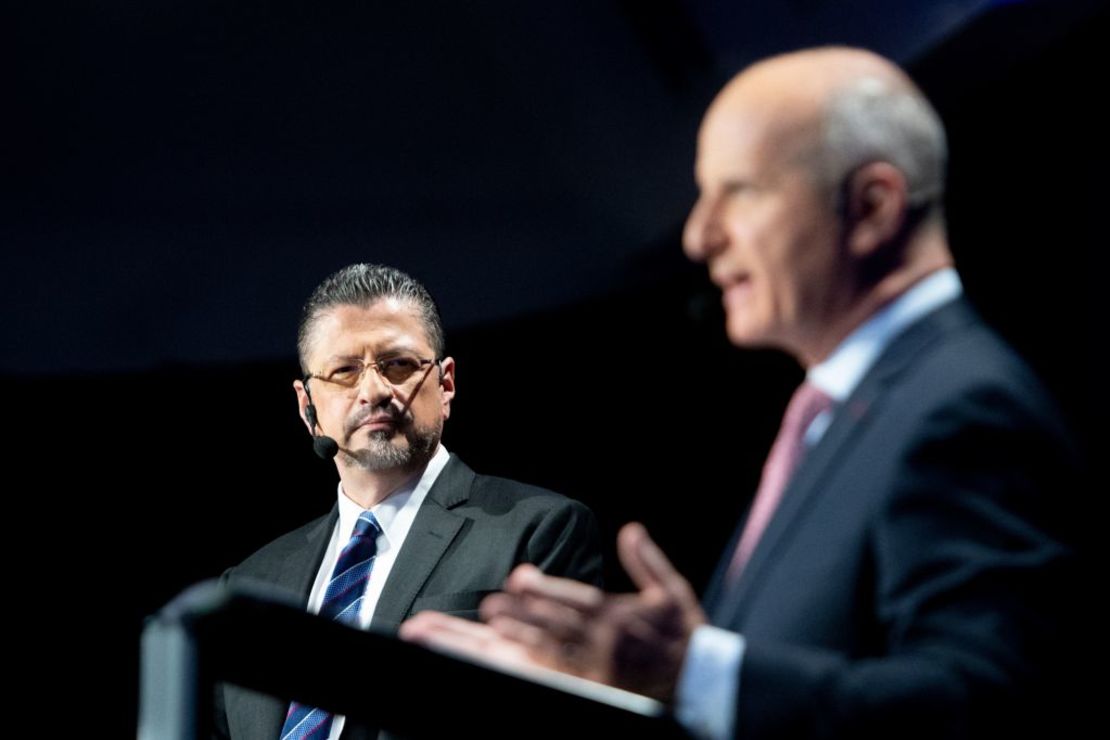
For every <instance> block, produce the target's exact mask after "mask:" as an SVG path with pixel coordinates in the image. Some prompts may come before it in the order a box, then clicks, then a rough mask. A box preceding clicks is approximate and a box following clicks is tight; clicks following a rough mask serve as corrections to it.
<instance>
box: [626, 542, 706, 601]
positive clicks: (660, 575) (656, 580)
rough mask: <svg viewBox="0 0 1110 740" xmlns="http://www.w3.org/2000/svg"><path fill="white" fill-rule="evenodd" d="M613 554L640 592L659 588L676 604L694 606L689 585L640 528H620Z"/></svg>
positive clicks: (693, 597) (692, 593) (692, 592)
mask: <svg viewBox="0 0 1110 740" xmlns="http://www.w3.org/2000/svg"><path fill="white" fill-rule="evenodd" d="M617 554H618V555H619V556H620V560H621V565H623V566H624V569H625V571H627V573H628V575H629V576H630V577H631V578H632V581H633V582H634V583H635V584H636V587H637V588H639V589H640V590H641V591H644V590H647V589H649V588H661V589H663V591H665V592H666V593H667V594H669V595H670V596H672V597H674V598H676V599H679V600H680V601H683V602H689V601H694V602H695V603H696V601H697V600H696V597H695V596H694V591H693V589H692V588H691V587H690V584H689V583H688V582H687V581H686V579H685V578H683V577H682V575H681V574H680V573H679V572H678V571H677V570H675V567H674V566H673V565H671V561H670V560H668V559H667V556H666V555H664V554H663V551H662V550H660V549H659V546H658V545H656V544H655V542H653V541H652V539H651V537H649V536H648V533H647V530H646V529H644V525H642V524H640V523H639V522H632V523H631V524H626V525H624V527H622V528H621V531H620V533H619V534H618V535H617Z"/></svg>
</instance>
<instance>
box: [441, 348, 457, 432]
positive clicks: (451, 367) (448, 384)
mask: <svg viewBox="0 0 1110 740" xmlns="http://www.w3.org/2000/svg"><path fill="white" fill-rule="evenodd" d="M439 385H440V387H441V388H442V389H443V418H444V419H447V418H450V416H451V399H453V398H454V397H455V359H454V358H453V357H444V358H443V359H442V360H440V363H439Z"/></svg>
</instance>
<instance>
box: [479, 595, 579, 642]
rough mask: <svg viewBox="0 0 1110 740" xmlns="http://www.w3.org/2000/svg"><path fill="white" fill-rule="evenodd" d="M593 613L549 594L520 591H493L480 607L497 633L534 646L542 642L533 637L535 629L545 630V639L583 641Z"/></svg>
mask: <svg viewBox="0 0 1110 740" xmlns="http://www.w3.org/2000/svg"><path fill="white" fill-rule="evenodd" d="M592 613H593V612H592V611H582V610H579V609H576V608H574V607H571V606H567V605H566V604H564V603H562V602H559V601H555V600H551V599H548V598H546V597H539V596H532V595H518V594H492V595H490V596H487V597H486V598H485V599H484V600H483V601H482V608H481V614H482V619H483V620H484V621H486V622H488V623H489V624H490V625H491V626H493V627H494V628H495V629H496V630H497V631H498V632H500V633H501V634H502V635H504V636H506V637H510V638H511V639H518V640H520V641H521V642H524V643H525V644H527V645H529V646H533V647H537V646H539V644H540V642H541V641H540V640H538V639H532V638H536V637H538V634H536V633H535V632H534V630H540V631H542V633H543V634H544V638H545V640H544V641H545V642H546V641H554V642H560V643H565V642H580V641H582V640H583V639H584V636H585V631H586V624H587V621H588V620H589V618H590V616H591V615H592ZM524 626H528V627H529V628H531V629H529V630H524V629H523V628H524ZM510 630H511V631H510Z"/></svg>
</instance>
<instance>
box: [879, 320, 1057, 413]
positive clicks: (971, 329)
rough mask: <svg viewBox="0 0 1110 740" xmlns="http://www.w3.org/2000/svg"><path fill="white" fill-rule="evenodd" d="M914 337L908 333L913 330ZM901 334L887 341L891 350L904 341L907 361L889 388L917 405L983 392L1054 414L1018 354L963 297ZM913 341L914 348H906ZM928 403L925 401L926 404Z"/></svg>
mask: <svg viewBox="0 0 1110 740" xmlns="http://www.w3.org/2000/svg"><path fill="white" fill-rule="evenodd" d="M915 332H916V333H918V334H919V336H914V333H915ZM907 335H909V336H907V337H905V338H900V339H899V340H896V342H894V343H892V345H891V348H890V349H891V351H892V352H891V354H896V353H897V352H898V351H899V350H902V349H903V348H904V346H905V345H909V346H910V347H911V348H910V349H909V350H908V351H907V354H908V356H909V361H908V362H906V363H905V367H904V372H900V373H898V376H897V380H896V381H895V383H893V387H895V388H898V389H899V390H900V391H901V392H902V394H903V395H910V396H912V397H914V398H916V399H917V400H918V401H919V402H921V403H922V404H923V405H934V404H937V405H949V404H951V403H958V402H959V401H960V400H961V399H965V398H967V397H969V396H970V397H978V396H985V397H989V398H993V399H994V400H995V401H996V402H1003V401H1006V402H1007V403H1009V402H1012V403H1014V404H1016V405H1018V406H1024V407H1027V408H1029V410H1033V408H1035V409H1036V411H1035V413H1036V414H1037V415H1041V414H1048V415H1050V416H1051V415H1055V410H1054V408H1053V403H1052V401H1051V399H1050V397H1049V394H1048V392H1047V391H1046V389H1045V388H1044V386H1043V385H1042V384H1041V382H1040V380H1039V379H1038V378H1037V376H1036V374H1035V373H1034V372H1033V370H1032V369H1031V368H1030V367H1029V365H1028V364H1027V363H1026V362H1025V360H1023V359H1022V358H1021V356H1020V355H1019V354H1018V353H1017V352H1016V351H1015V350H1014V349H1013V348H1012V347H1011V346H1010V345H1009V344H1008V343H1007V342H1006V340H1005V339H1003V338H1002V337H1001V336H999V335H998V334H997V333H996V332H995V331H994V330H993V329H992V328H990V326H988V325H987V323H986V322H984V321H983V320H982V318H980V317H979V315H978V314H977V313H976V312H975V311H974V309H972V308H971V307H970V306H969V305H968V304H967V303H966V301H963V300H960V301H957V302H955V303H954V304H952V305H950V306H945V307H942V308H941V309H938V311H937V312H935V314H934V315H932V316H929V317H926V318H925V319H923V320H922V321H921V322H920V326H915V327H911V329H910V330H909V331H907ZM915 341H917V342H918V343H919V346H918V347H917V348H916V350H915V349H913V348H912V345H913V343H914V342H915ZM884 359H885V358H884ZM930 402H931V403H930Z"/></svg>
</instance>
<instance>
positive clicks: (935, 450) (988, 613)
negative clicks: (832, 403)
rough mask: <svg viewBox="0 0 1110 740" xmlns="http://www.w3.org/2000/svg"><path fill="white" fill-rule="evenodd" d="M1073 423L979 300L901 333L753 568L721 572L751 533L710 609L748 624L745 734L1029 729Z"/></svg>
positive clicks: (1041, 666)
mask: <svg viewBox="0 0 1110 740" xmlns="http://www.w3.org/2000/svg"><path fill="white" fill-rule="evenodd" d="M1066 439H1067V437H1066V435H1065V432H1064V430H1063V429H1062V427H1061V425H1060V423H1059V422H1058V420H1057V417H1056V414H1055V412H1054V411H1053V408H1052V406H1051V404H1050V403H1049V402H1048V400H1047V399H1046V397H1045V394H1044V393H1043V391H1042V390H1041V388H1040V387H1039V385H1038V384H1037V383H1036V382H1035V380H1034V379H1033V378H1032V377H1031V375H1030V373H1029V371H1028V369H1027V368H1026V367H1025V365H1024V364H1023V363H1022V362H1021V361H1020V360H1019V359H1018V358H1017V357H1016V356H1015V355H1014V354H1013V353H1012V352H1011V351H1010V350H1009V348H1007V347H1006V346H1005V345H1004V344H1003V343H1002V342H1001V341H1000V340H999V339H998V338H997V337H996V336H995V335H994V334H992V333H991V332H990V331H989V330H988V329H986V328H985V326H984V325H983V324H982V322H981V321H980V320H979V319H978V318H977V317H976V315H975V314H974V312H973V311H972V310H971V309H970V308H969V306H967V305H966V303H964V302H963V301H957V302H955V303H953V304H949V305H946V306H943V307H941V308H940V309H938V310H937V311H935V312H933V313H931V314H930V315H928V316H926V317H924V318H923V319H921V320H920V321H918V322H916V323H915V324H913V325H911V326H910V327H909V328H908V329H907V330H906V331H905V332H903V333H902V334H901V335H899V336H898V337H896V338H895V340H894V341H893V342H892V343H891V345H890V346H889V347H888V348H887V349H886V350H885V351H884V352H883V354H882V355H881V357H880V358H879V360H878V361H877V363H876V364H875V366H874V367H873V368H872V369H871V370H870V371H869V373H868V374H867V375H866V377H865V378H864V379H863V381H862V382H861V383H860V385H859V386H858V388H857V389H856V390H855V392H854V393H853V394H852V396H851V398H850V399H849V400H848V401H847V402H846V403H844V404H842V405H841V406H840V407H838V408H837V409H836V411H835V412H834V416H833V420H832V423H831V424H830V426H829V427H828V429H827V431H826V433H825V434H824V436H823V437H822V439H821V440H820V441H819V442H818V443H817V445H816V446H815V447H814V448H813V449H812V450H810V451H809V453H808V454H807V456H806V457H805V459H804V460H803V462H802V463H801V465H800V466H799V468H798V470H797V471H796V473H795V475H794V477H793V479H792V480H791V482H790V483H789V485H788V488H787V490H786V491H785V493H784V496H783V500H782V502H781V505H780V506H779V508H778V510H777V511H776V512H775V515H774V517H773V519H772V521H771V523H770V524H769V525H768V528H767V530H766V531H765V534H764V536H763V537H762V539H761V541H760V542H759V544H758V545H757V547H756V549H755V551H754V553H753V554H752V557H751V559H750V561H749V563H748V565H747V567H746V568H745V570H744V571H743V573H742V574H741V575H740V577H739V579H738V580H737V582H736V583H735V584H733V585H732V586H731V587H726V586H725V585H724V583H723V568H724V567H725V566H726V565H727V560H728V558H729V557H730V556H731V552H732V549H733V547H735V539H734V540H733V545H732V546H731V547H730V548H729V550H728V551H727V554H726V556H725V558H724V560H725V561H726V562H725V563H723V564H722V567H721V568H719V569H718V574H717V576H715V578H714V581H713V583H712V584H711V586H710V588H709V590H708V591H707V597H706V609H707V613H708V614H709V615H710V619H711V621H712V622H713V623H714V624H716V625H718V626H721V627H724V628H726V629H730V630H733V631H736V632H739V633H741V634H743V635H744V636H745V638H746V641H747V650H746V654H745V657H744V660H743V664H742V668H741V675H740V683H739V701H738V706H737V730H736V731H737V736H738V737H743V738H747V739H762V738H768V737H791V738H794V737H851V738H860V737H871V736H884V737H898V738H905V737H929V738H951V737H964V736H969V735H970V736H974V737H981V736H984V734H985V733H989V736H990V737H1005V736H1006V735H1004V734H1000V733H1002V732H1004V729H1003V725H1007V726H1010V729H1011V730H1018V731H1021V730H1028V729H1029V728H1030V725H1029V724H1028V723H1029V722H1030V721H1032V720H1033V719H1036V715H1043V714H1044V712H1043V711H1041V710H1043V709H1044V707H1045V706H1046V705H1047V699H1048V698H1049V696H1050V695H1051V694H1052V686H1051V683H1050V682H1049V681H1047V680H1045V679H1046V678H1047V677H1049V676H1051V675H1052V670H1053V666H1052V662H1053V660H1054V658H1055V657H1057V656H1058V655H1059V652H1058V649H1059V648H1060V647H1061V644H1062V643H1061V641H1060V637H1061V635H1062V634H1063V631H1064V627H1063V620H1064V618H1065V616H1066V611H1067V607H1066V603H1067V600H1068V599H1069V598H1070V592H1069V590H1068V589H1069V586H1070V585H1071V579H1070V574H1071V573H1072V572H1073V567H1074V558H1073V557H1072V554H1071V551H1070V550H1069V548H1068V547H1066V546H1064V545H1063V544H1061V543H1062V542H1064V541H1067V539H1068V537H1067V535H1065V534H1064V532H1063V527H1062V522H1063V521H1064V519H1063V516H1062V512H1063V509H1064V507H1063V506H1062V503H1063V501H1064V500H1065V499H1067V498H1069V497H1071V495H1072V493H1073V491H1072V490H1071V483H1070V481H1071V478H1070V474H1071V473H1073V472H1074V470H1075V466H1074V460H1073V458H1072V456H1071V453H1070V448H1069V446H1068V445H1067V444H1066ZM1067 514H1068V515H1069V516H1074V515H1075V514H1074V511H1069V512H1067ZM1053 734H1054V733H1053ZM1047 736H1049V735H1045V737H1047Z"/></svg>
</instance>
